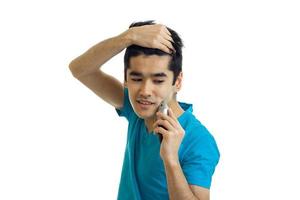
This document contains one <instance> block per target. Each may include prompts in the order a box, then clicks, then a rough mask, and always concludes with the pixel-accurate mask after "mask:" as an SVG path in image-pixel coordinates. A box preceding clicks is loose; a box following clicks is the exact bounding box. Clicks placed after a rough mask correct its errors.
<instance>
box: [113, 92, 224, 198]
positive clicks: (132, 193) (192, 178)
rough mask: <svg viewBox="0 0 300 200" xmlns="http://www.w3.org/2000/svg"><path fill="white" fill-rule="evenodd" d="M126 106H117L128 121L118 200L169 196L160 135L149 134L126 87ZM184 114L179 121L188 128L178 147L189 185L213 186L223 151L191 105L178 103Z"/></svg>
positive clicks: (185, 128) (184, 127)
mask: <svg viewBox="0 0 300 200" xmlns="http://www.w3.org/2000/svg"><path fill="white" fill-rule="evenodd" d="M123 103H124V104H123V108H121V109H120V110H119V109H116V111H117V113H118V115H119V116H124V117H126V119H127V120H128V123H129V124H128V130H127V131H128V132H127V143H126V148H125V154H124V161H123V167H122V174H121V180H120V185H119V193H118V200H141V199H143V200H144V199H146V200H152V199H153V200H157V199H162V200H163V199H169V194H168V187H167V179H166V174H165V168H164V164H163V160H162V159H161V157H160V142H159V137H158V136H157V135H154V134H152V133H151V134H150V133H148V131H147V128H146V126H145V123H144V119H141V118H139V117H138V116H137V115H136V114H135V112H134V110H133V108H132V106H131V104H130V101H129V97H128V89H127V88H125V89H124V102H123ZM179 105H180V106H181V107H182V109H184V111H185V112H184V113H183V114H182V115H180V116H179V118H178V121H179V123H180V124H181V126H182V128H183V129H184V130H185V135H184V138H183V140H182V142H181V145H180V147H179V150H178V156H179V162H180V165H181V168H182V170H183V173H184V175H185V177H186V180H187V182H188V184H191V185H198V186H201V187H204V188H208V189H209V188H210V185H211V180H212V175H213V173H214V171H215V167H216V165H217V164H218V162H219V158H220V153H219V150H218V147H217V144H216V142H215V140H214V138H213V136H212V135H211V134H210V133H209V131H208V130H207V129H206V128H205V127H204V126H203V125H202V124H201V123H200V122H199V121H198V120H197V119H196V118H195V116H194V115H193V114H192V112H193V108H192V104H187V103H182V102H179Z"/></svg>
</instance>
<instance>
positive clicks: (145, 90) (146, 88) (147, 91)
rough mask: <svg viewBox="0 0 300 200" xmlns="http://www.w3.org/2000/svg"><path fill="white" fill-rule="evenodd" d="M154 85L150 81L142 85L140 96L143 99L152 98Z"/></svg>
mask: <svg viewBox="0 0 300 200" xmlns="http://www.w3.org/2000/svg"><path fill="white" fill-rule="evenodd" d="M151 90H152V85H151V82H150V81H149V80H146V81H144V82H143V83H142V85H141V90H140V95H141V96H143V97H151Z"/></svg>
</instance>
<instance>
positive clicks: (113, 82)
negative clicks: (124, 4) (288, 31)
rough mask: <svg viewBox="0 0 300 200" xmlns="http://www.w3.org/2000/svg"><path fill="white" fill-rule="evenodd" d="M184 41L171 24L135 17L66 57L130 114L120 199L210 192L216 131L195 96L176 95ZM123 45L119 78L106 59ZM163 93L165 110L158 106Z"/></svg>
mask: <svg viewBox="0 0 300 200" xmlns="http://www.w3.org/2000/svg"><path fill="white" fill-rule="evenodd" d="M182 46H183V44H182V41H181V39H180V37H179V36H178V34H177V33H176V32H175V31H173V30H172V29H170V28H168V27H166V26H164V25H161V24H155V23H154V22H153V21H147V22H138V23H134V24H131V26H130V27H129V29H128V30H126V31H125V32H123V33H121V34H120V35H118V36H116V37H112V38H109V39H107V40H104V41H102V42H100V43H98V44H96V45H95V46H93V47H91V48H90V49H89V50H88V51H86V52H85V53H84V54H82V55H81V56H79V57H78V58H76V59H74V60H73V61H72V62H71V63H70V65H69V68H70V70H71V72H72V74H73V76H74V77H76V78H77V79H78V80H79V81H81V82H82V83H83V84H84V85H86V86H87V87H88V88H90V89H91V90H92V91H93V92H95V93H96V94H97V95H98V96H99V97H101V98H102V99H103V100H105V101H106V102H108V103H109V104H111V105H112V106H114V107H115V109H116V111H117V113H118V115H119V116H124V117H126V119H127V120H128V122H129V125H128V133H127V134H128V135H127V144H126V150H125V157H124V162H123V169H122V175H121V181H120V185H119V194H118V199H120V200H133V199H138V200H140V199H148V200H150V199H153V200H157V199H178V200H192V199H195V200H196V199H198V200H199V199H200V200H208V199H209V188H210V185H211V179H212V175H213V173H214V170H215V167H216V165H217V163H218V161H219V157H220V154H219V151H218V147H217V145H216V142H215V140H214V138H213V136H212V135H211V134H210V133H209V131H208V130H207V129H206V128H205V127H204V126H203V125H202V124H201V123H200V122H199V121H198V120H197V119H196V118H195V116H194V115H193V114H192V104H187V103H182V102H178V101H177V100H176V94H177V92H178V91H179V90H180V88H181V85H182V78H183V75H182V51H181V48H182ZM125 48H127V49H126V52H125V56H124V65H125V66H124V85H122V84H121V83H120V82H119V81H118V80H117V79H116V78H114V77H112V76H110V75H108V74H105V73H104V72H103V71H101V66H102V65H103V64H104V63H105V62H106V61H108V60H109V59H110V58H112V57H113V56H115V55H116V54H118V53H119V52H121V51H122V50H123V49H125ZM163 101H164V102H166V103H167V105H168V107H169V109H168V114H163V113H162V112H157V110H158V107H159V105H160V104H161V103H162V102H163ZM159 135H160V136H161V137H162V140H161V141H160V139H159V137H158V136H159Z"/></svg>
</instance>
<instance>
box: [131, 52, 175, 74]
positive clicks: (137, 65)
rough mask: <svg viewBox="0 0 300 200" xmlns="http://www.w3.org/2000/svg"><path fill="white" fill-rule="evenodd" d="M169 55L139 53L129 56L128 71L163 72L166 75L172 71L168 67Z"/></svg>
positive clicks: (143, 72)
mask: <svg viewBox="0 0 300 200" xmlns="http://www.w3.org/2000/svg"><path fill="white" fill-rule="evenodd" d="M170 60H171V57H170V56H168V55H163V56H159V55H139V56H135V57H131V58H130V60H129V66H130V67H129V68H128V72H130V71H136V72H139V73H142V74H143V75H150V74H154V73H162V72H164V73H165V74H167V75H168V76H169V75H170V74H172V71H171V70H169V69H168V66H169V62H170Z"/></svg>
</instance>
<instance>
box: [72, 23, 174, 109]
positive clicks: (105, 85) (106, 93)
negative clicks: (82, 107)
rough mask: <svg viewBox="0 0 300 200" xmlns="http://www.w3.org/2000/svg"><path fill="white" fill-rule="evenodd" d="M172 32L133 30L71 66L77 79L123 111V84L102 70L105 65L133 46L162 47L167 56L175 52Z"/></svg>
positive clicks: (146, 28) (160, 27) (148, 27)
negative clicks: (173, 50) (172, 50)
mask: <svg viewBox="0 0 300 200" xmlns="http://www.w3.org/2000/svg"><path fill="white" fill-rule="evenodd" d="M170 41H172V38H171V36H170V33H169V32H168V30H167V29H166V27H165V26H163V25H159V24H156V25H146V26H141V27H133V28H130V29H128V30H126V31H125V32H123V33H121V34H120V35H118V36H115V37H112V38H109V39H106V40H104V41H102V42H100V43H98V44H96V45H94V46H92V47H91V48H90V49H88V50H87V51H86V52H85V53H83V54H82V55H80V56H79V57H77V58H75V59H74V60H72V61H71V63H70V64H69V69H70V70H71V72H72V74H73V76H74V77H75V78H77V79H78V80H79V81H80V82H82V83H83V84H84V85H86V86H87V87H88V88H89V89H91V90H92V91H93V92H94V93H95V94H97V95H98V96H99V97H101V98H102V99H103V100H105V101H106V102H108V103H109V104H111V105H113V106H114V107H116V108H120V107H122V106H123V105H122V104H123V98H124V97H123V85H122V83H121V82H120V81H118V80H117V79H116V78H114V77H112V76H110V75H108V74H106V73H104V72H103V71H101V69H100V68H101V66H102V65H103V64H104V63H105V62H107V61H108V60H109V59H111V58H112V57H113V56H115V55H117V54H118V53H120V52H121V51H122V50H123V49H124V48H127V47H128V46H130V45H132V44H136V45H139V46H143V47H149V48H158V49H161V50H163V51H165V52H167V53H171V50H170V49H173V47H172V44H171V42H170Z"/></svg>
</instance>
